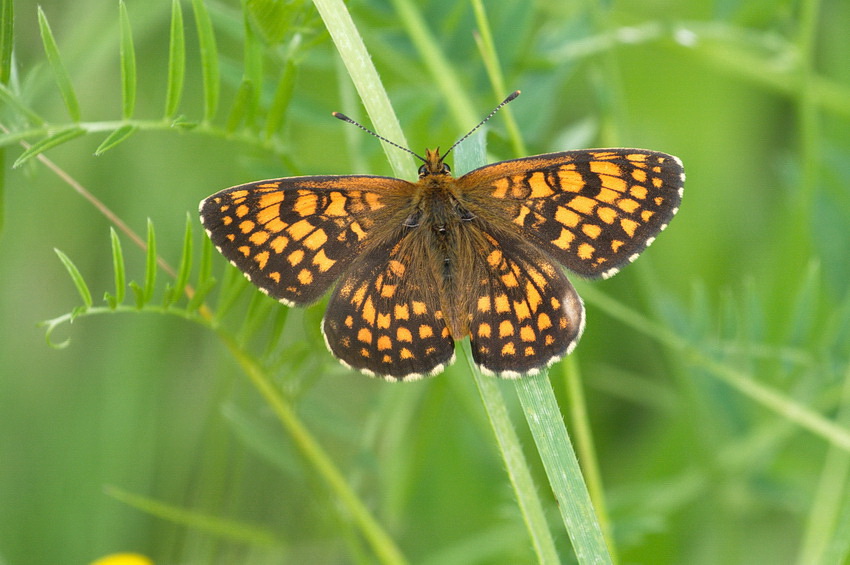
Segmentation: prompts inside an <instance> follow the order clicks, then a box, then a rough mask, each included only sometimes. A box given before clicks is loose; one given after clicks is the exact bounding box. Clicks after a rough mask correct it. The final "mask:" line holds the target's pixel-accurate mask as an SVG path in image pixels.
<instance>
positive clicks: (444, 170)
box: [442, 163, 452, 175]
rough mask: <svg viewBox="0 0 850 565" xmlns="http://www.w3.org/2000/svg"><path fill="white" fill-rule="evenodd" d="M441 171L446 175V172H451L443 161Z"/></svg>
mask: <svg viewBox="0 0 850 565" xmlns="http://www.w3.org/2000/svg"><path fill="white" fill-rule="evenodd" d="M442 172H443V174H446V175H447V174H449V173H451V172H452V170H451V169H450V168H449V166H448V165H446V164H445V163H443V170H442Z"/></svg>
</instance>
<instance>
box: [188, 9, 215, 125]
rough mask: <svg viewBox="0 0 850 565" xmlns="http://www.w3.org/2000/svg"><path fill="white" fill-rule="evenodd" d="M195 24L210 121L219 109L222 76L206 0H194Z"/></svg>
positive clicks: (205, 106) (206, 118)
mask: <svg viewBox="0 0 850 565" xmlns="http://www.w3.org/2000/svg"><path fill="white" fill-rule="evenodd" d="M192 10H193V11H194V13H195V26H196V27H197V30H198V45H199V47H200V52H201V72H202V75H203V77H204V120H203V121H205V122H210V121H212V119H213V118H214V117H215V113H216V111H217V110H218V97H219V92H220V90H221V78H220V73H219V68H218V48H217V47H216V42H215V33H214V31H213V26H212V21H211V20H210V15H209V12H207V7H206V4H204V0H192Z"/></svg>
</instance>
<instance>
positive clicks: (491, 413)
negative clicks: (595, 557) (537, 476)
mask: <svg viewBox="0 0 850 565" xmlns="http://www.w3.org/2000/svg"><path fill="white" fill-rule="evenodd" d="M463 352H464V356H465V357H466V359H467V362H468V364H469V370H470V372H471V373H472V376H473V378H474V379H475V384H476V385H477V386H478V392H479V394H480V395H481V403H482V404H483V405H484V409H485V410H486V412H487V418H488V419H489V420H490V425H491V426H492V428H493V434H494V435H495V436H496V442H497V443H498V445H499V452H500V453H501V455H502V461H503V462H504V464H505V469H506V470H507V473H508V478H509V479H510V481H511V486H512V487H513V489H514V494H515V495H516V499H517V504H518V505H519V509H520V512H521V513H522V517H523V520H524V521H525V526H526V528H527V529H528V534H529V537H530V538H531V545H532V547H533V548H534V554H535V556H536V557H537V561H538V563H560V560H559V558H558V551H557V549H556V548H555V541H554V539H553V538H552V533H551V532H550V531H549V524H548V523H547V521H546V513H545V512H544V511H543V503H542V502H541V500H540V496H539V494H538V489H537V488H536V487H535V485H534V479H532V477H531V471H530V469H529V467H528V462H527V461H526V459H525V455H523V452H522V445H521V444H520V441H519V437H517V434H516V430H515V429H514V426H513V424H512V423H511V418H510V415H509V414H508V409H507V406H506V405H505V399H504V397H503V396H502V393H501V391H500V390H499V385H498V383H497V382H496V380H495V379H493V378H491V377H485V376H483V375H481V371H479V370H478V367H476V366H475V364H474V363H473V361H472V353H471V350H470V347H469V341H464V342H463Z"/></svg>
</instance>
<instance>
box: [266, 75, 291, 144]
mask: <svg viewBox="0 0 850 565" xmlns="http://www.w3.org/2000/svg"><path fill="white" fill-rule="evenodd" d="M295 70H296V67H295V61H293V60H292V59H291V58H290V59H287V61H286V64H285V65H284V67H283V72H282V73H281V75H280V80H279V81H278V83H277V88H276V89H275V92H274V97H273V98H272V102H271V104H270V105H269V110H268V112H267V113H266V127H265V135H266V139H269V138H271V137H272V136H273V135H274V134H276V133H277V132H278V131H279V130H280V128H281V126H282V125H283V120H284V118H285V117H286V110H287V109H288V108H289V102H290V101H291V100H292V91H293V89H294V88H295Z"/></svg>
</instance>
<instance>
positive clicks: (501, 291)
mask: <svg viewBox="0 0 850 565" xmlns="http://www.w3.org/2000/svg"><path fill="white" fill-rule="evenodd" d="M518 94H519V91H517V92H515V93H513V94H511V96H509V97H508V98H507V99H506V100H505V101H504V102H502V104H500V105H499V106H498V107H497V108H496V110H498V109H499V108H500V107H501V106H503V105H504V104H506V103H507V102H509V101H510V100H512V99H514V98H515V97H516V96H517V95H518ZM496 110H494V111H493V113H495V111H496ZM493 113H491V114H490V116H492V115H493ZM335 116H336V117H338V118H340V119H343V120H346V121H350V122H352V123H355V124H356V125H358V126H360V124H357V123H356V122H354V121H353V120H351V119H350V118H347V117H346V116H343V115H341V114H335ZM488 118H489V116H488ZM485 121H486V119H485ZM482 123H483V122H482ZM480 125H481V124H479V126H480ZM479 126H476V129H477V127H479ZM360 127H363V126H360ZM363 129H366V128H363ZM473 131H474V130H473ZM470 133H471V132H470ZM467 135H468V134H467ZM379 137H380V136H379ZM382 139H383V138H382ZM385 141H387V140H386V139H385ZM390 143H392V142H390ZM393 145H396V144H393ZM455 145H457V143H456V144H455ZM452 148H454V146H452ZM452 148H450V149H449V151H447V152H446V153H444V154H440V151H439V149H437V150H433V151H432V150H427V151H426V152H425V156H424V157H420V156H419V155H416V154H415V153H414V155H416V156H417V157H418V158H419V159H421V160H422V162H423V165H422V166H421V167H420V169H419V180H418V181H417V182H408V181H406V180H402V179H397V178H391V177H383V176H372V175H343V176H303V177H291V178H282V179H273V180H264V181H259V182H253V183H249V184H244V185H241V186H235V187H233V188H228V189H226V190H223V191H221V192H218V193H216V194H214V195H212V196H210V197H209V198H207V199H205V200H203V201H202V202H201V205H200V214H201V221H202V222H203V224H204V227H205V228H206V231H207V234H208V235H209V237H210V239H211V240H212V242H213V243H214V244H215V246H216V248H217V249H218V250H219V251H220V252H221V253H222V254H223V255H224V256H225V257H226V258H227V259H229V260H230V262H231V263H233V265H235V266H236V268H238V269H239V270H241V271H242V272H243V273H244V274H245V276H246V277H247V278H248V279H249V280H250V281H251V282H252V283H254V284H255V285H256V286H257V287H259V289H260V290H261V291H262V292H264V293H266V294H268V295H269V296H271V297H273V298H275V299H277V300H279V301H280V302H282V303H284V304H286V305H305V304H309V303H311V302H314V301H316V300H318V299H319V298H321V297H322V296H323V295H324V294H325V292H326V291H327V290H328V289H329V288H330V287H331V286H332V285H334V283H336V287H335V288H334V290H333V293H332V294H331V297H330V301H329V303H328V307H327V312H326V313H325V317H324V320H323V322H322V330H323V333H324V336H325V342H326V343H327V346H328V348H329V349H330V351H331V353H333V355H335V356H336V357H337V358H338V359H339V360H340V361H342V363H344V364H345V365H347V366H349V367H353V368H355V369H358V370H360V371H362V372H364V373H367V374H369V375H373V376H379V377H383V378H385V379H387V380H389V381H407V380H413V379H418V378H421V377H425V376H431V375H435V374H437V373H440V372H442V371H443V369H444V368H445V367H446V366H448V365H449V364H450V363H452V362H453V361H454V358H455V341H457V340H461V339H463V338H464V337H466V336H469V339H470V342H471V346H472V356H473V359H474V361H475V363H476V364H477V365H478V366H479V367H480V369H481V371H482V372H484V373H487V374H495V375H498V376H501V377H508V378H516V377H521V376H523V375H532V374H536V373H538V372H539V371H540V370H541V369H544V368H546V367H548V366H549V365H551V364H552V363H554V362H555V361H557V360H558V359H560V358H561V357H563V356H564V355H567V354H568V353H570V352H571V351H572V350H573V348H574V347H575V345H576V343H577V342H578V339H579V337H580V336H581V333H582V330H583V329H584V305H583V304H582V301H581V298H580V297H579V295H578V294H577V293H576V291H575V289H574V288H573V286H572V285H571V284H570V282H569V280H567V277H566V276H565V275H564V272H563V271H562V269H561V267H566V268H567V269H569V270H570V271H572V272H574V273H576V274H578V275H581V276H584V277H590V278H593V277H601V278H607V277H610V276H612V275H614V274H615V273H616V272H617V271H619V270H620V268H622V267H623V266H624V265H626V264H627V263H630V262H631V261H634V260H635V258H637V256H638V255H639V254H640V253H641V252H642V251H643V250H644V249H645V248H646V247H647V246H648V245H649V244H650V243H652V241H653V240H654V239H655V236H656V235H658V233H659V232H660V231H661V230H663V229H664V228H665V227H666V226H667V224H668V222H669V221H670V219H671V218H672V217H673V215H674V214H676V212H677V211H678V209H679V203H680V201H681V199H682V189H683V185H684V179H685V175H684V170H683V168H682V163H681V161H680V160H679V159H678V158H676V157H674V156H672V155H667V154H665V153H659V152H656V151H647V150H643V149H590V150H585V151H564V152H561V153H549V154H546V155H537V156H535V157H526V158H523V159H513V160H510V161H502V162H499V163H494V164H492V165H487V166H484V167H481V168H480V169H476V170H474V171H471V172H469V173H466V174H465V175H463V176H461V177H458V178H455V177H453V176H452V174H451V172H450V170H449V167H448V165H446V163H445V157H446V155H447V154H448V153H449V152H450V151H451V149H452ZM402 149H404V148H402ZM408 151H409V150H408ZM411 153H412V152H411Z"/></svg>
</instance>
